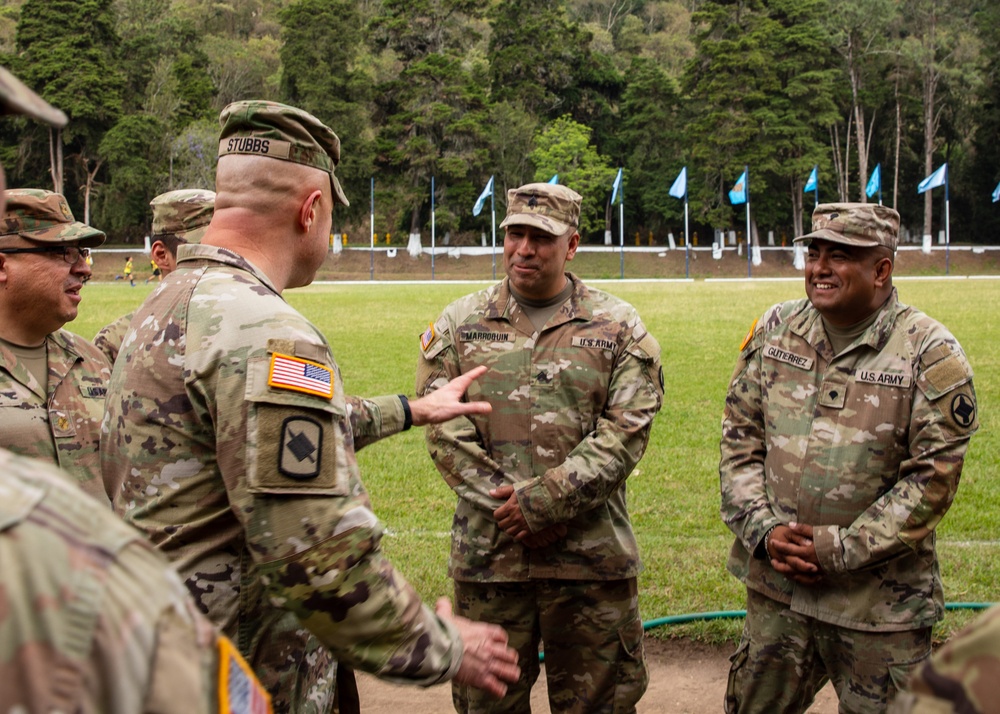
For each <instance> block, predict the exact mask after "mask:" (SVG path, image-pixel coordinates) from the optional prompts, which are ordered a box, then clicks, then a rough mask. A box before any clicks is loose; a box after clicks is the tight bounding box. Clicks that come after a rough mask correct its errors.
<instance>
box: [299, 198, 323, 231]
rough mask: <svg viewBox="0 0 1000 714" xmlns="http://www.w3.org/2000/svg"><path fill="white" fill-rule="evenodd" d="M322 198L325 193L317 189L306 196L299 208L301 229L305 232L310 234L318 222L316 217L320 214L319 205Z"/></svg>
mask: <svg viewBox="0 0 1000 714" xmlns="http://www.w3.org/2000/svg"><path fill="white" fill-rule="evenodd" d="M322 198H323V192H322V191H320V190H319V189H316V190H315V191H313V192H312V193H310V194H309V195H308V196H306V198H305V200H304V201H303V202H302V205H301V206H300V207H299V228H300V229H301V230H302V231H303V232H308V231H309V229H310V228H311V227H312V224H313V223H314V222H315V221H316V216H317V215H318V213H319V206H318V205H317V204H318V203H319V202H320V200H321V199H322Z"/></svg>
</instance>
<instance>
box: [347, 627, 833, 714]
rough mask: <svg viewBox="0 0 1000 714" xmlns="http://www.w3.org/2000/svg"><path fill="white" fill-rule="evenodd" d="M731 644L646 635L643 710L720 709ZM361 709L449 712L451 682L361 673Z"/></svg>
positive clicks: (658, 713)
mask: <svg viewBox="0 0 1000 714" xmlns="http://www.w3.org/2000/svg"><path fill="white" fill-rule="evenodd" d="M730 654H731V648H730V647H728V646H727V647H714V646H712V645H707V644H702V643H699V642H693V641H691V640H685V639H677V640H660V639H656V638H653V637H647V638H646V661H647V665H648V667H649V689H647V690H646V694H645V696H643V698H642V700H641V701H640V702H639V705H638V712H639V714H709V713H711V712H721V711H722V703H723V698H724V697H725V692H726V677H727V674H728V672H729V655H730ZM358 688H359V691H360V695H361V711H363V712H365V714H448V712H452V711H454V709H453V708H452V705H451V687H450V686H448V685H441V686H437V687H431V688H429V689H419V688H417V687H404V686H399V685H393V684H387V683H385V682H382V681H380V680H378V679H375V678H374V677H372V676H370V675H364V674H360V675H358ZM531 709H532V712H534V714H548V711H549V707H548V702H547V699H546V689H545V670H544V667H543V668H542V675H541V676H540V677H539V679H538V683H537V684H536V685H535V688H534V690H533V691H532V698H531ZM809 712H810V714H836V712H837V696H836V694H834V692H833V689H832V688H831V687H829V686H827V687H826V688H825V689H824V690H823V691H821V692H820V693H819V695H818V696H817V698H816V701H815V702H814V703H813V706H812V707H811V708H810V709H809Z"/></svg>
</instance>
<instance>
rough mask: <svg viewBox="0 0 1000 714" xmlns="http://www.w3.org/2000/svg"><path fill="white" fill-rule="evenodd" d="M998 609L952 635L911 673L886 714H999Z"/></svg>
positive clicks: (996, 607)
mask: <svg viewBox="0 0 1000 714" xmlns="http://www.w3.org/2000/svg"><path fill="white" fill-rule="evenodd" d="M998 675H1000V606H994V607H992V608H991V609H990V610H988V611H987V612H986V614H984V615H982V616H981V617H980V618H978V619H977V620H975V621H974V622H972V623H971V624H970V625H969V626H968V627H966V628H965V629H964V630H962V631H961V632H959V633H958V634H956V635H955V636H953V637H952V638H951V639H950V640H948V642H947V643H945V644H944V645H943V646H942V647H941V649H939V650H938V651H937V652H935V653H934V654H933V655H932V656H931V658H930V659H929V660H927V661H926V662H924V663H923V664H922V665H920V667H918V668H917V670H916V671H915V672H914V673H913V677H912V678H911V679H910V681H909V684H908V685H907V690H906V691H905V692H903V693H902V694H900V695H899V696H898V697H897V698H896V700H895V701H894V702H893V703H892V706H891V707H890V708H889V714H948V713H949V712H963V714H1000V676H998Z"/></svg>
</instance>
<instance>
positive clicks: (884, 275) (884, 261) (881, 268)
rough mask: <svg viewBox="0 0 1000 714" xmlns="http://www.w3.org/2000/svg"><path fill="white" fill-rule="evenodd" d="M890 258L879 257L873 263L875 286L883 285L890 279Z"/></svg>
mask: <svg viewBox="0 0 1000 714" xmlns="http://www.w3.org/2000/svg"><path fill="white" fill-rule="evenodd" d="M892 268H893V262H892V258H888V257H885V258H879V259H878V261H877V262H876V263H875V287H877V288H881V287H885V286H886V285H887V284H888V283H889V281H890V280H891V279H892Z"/></svg>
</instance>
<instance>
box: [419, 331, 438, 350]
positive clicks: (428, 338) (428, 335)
mask: <svg viewBox="0 0 1000 714" xmlns="http://www.w3.org/2000/svg"><path fill="white" fill-rule="evenodd" d="M435 334H436V333H435V332H434V325H433V324H428V325H427V330H426V331H425V332H424V334H422V335H421V336H420V349H421V350H422V351H424V352H426V351H427V348H428V347H430V346H431V343H432V342H434V336H435Z"/></svg>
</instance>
